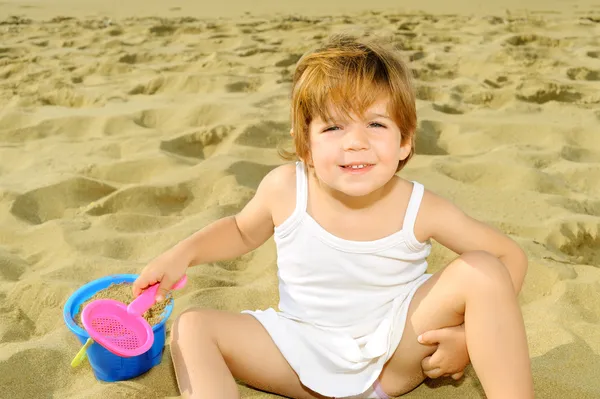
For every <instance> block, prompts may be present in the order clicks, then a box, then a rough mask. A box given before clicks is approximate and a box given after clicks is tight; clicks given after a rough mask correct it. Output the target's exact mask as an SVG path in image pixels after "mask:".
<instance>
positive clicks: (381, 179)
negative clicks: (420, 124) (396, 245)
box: [309, 98, 411, 197]
mask: <svg viewBox="0 0 600 399" xmlns="http://www.w3.org/2000/svg"><path fill="white" fill-rule="evenodd" d="M332 115H333V118H334V120H332V121H323V120H321V119H320V118H316V119H314V120H312V121H311V123H310V125H309V135H310V152H311V163H312V165H313V166H314V170H315V173H316V175H317V177H318V178H319V180H320V181H321V182H322V183H324V184H325V185H327V186H328V187H329V188H331V189H333V190H335V191H339V192H341V193H344V194H346V195H349V196H353V197H359V196H364V195H368V194H370V193H372V192H374V191H376V190H378V189H380V188H381V187H383V186H384V185H385V184H386V183H388V182H389V181H390V179H391V178H392V176H393V175H394V174H395V173H396V169H397V167H398V162H399V161H400V160H402V159H405V158H406V157H407V156H408V154H409V153H410V149H411V142H410V140H406V141H407V142H406V143H401V132H400V129H399V127H398V125H397V124H396V123H395V122H394V120H393V119H391V116H390V114H389V112H388V99H387V98H383V99H381V100H379V101H377V102H375V103H374V104H372V105H371V106H370V107H369V108H368V109H367V110H366V112H365V115H363V116H362V117H360V116H357V115H352V119H350V120H345V119H344V118H342V117H341V116H340V115H339V114H336V113H335V112H334V113H332Z"/></svg>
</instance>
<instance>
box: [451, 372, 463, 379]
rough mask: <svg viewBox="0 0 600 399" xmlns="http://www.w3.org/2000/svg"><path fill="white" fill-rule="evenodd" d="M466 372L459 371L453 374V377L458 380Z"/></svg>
mask: <svg viewBox="0 0 600 399" xmlns="http://www.w3.org/2000/svg"><path fill="white" fill-rule="evenodd" d="M464 374H465V372H464V371H459V372H458V373H454V374H452V379H453V380H456V381H458V380H460V379H461V378H462V377H463V375H464Z"/></svg>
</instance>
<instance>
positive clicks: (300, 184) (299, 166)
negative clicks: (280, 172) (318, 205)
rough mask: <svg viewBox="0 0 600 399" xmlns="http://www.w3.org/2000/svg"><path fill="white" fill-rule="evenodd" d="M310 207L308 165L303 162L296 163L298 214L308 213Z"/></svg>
mask: <svg viewBox="0 0 600 399" xmlns="http://www.w3.org/2000/svg"><path fill="white" fill-rule="evenodd" d="M307 205H308V177H307V175H306V165H305V164H304V162H302V161H298V162H296V212H298V213H302V212H305V211H306V207H307Z"/></svg>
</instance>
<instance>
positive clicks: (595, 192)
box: [0, 0, 600, 399]
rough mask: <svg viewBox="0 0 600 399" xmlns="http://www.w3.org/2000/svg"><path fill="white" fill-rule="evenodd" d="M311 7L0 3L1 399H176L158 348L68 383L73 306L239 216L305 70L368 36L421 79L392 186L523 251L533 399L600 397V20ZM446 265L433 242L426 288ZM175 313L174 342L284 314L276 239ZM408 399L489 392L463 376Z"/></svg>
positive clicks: (540, 13)
mask: <svg viewBox="0 0 600 399" xmlns="http://www.w3.org/2000/svg"><path fill="white" fill-rule="evenodd" d="M125 3H126V4H125ZM300 3H301V4H304V5H306V6H307V7H308V8H307V9H306V11H307V12H306V13H305V15H304V16H301V15H296V16H293V17H292V16H289V15H287V16H285V15H284V14H286V13H287V14H290V13H292V12H294V11H296V8H294V7H298V5H296V4H295V3H294V5H292V4H291V3H290V5H289V7H288V5H287V4H288V3H287V2H285V4H284V2H280V1H279V2H274V1H264V2H260V1H257V2H256V9H255V10H254V11H255V13H253V14H244V11H250V10H246V9H247V8H249V7H248V5H249V4H250V3H249V2H239V4H238V5H239V7H236V6H235V4H234V5H231V4H227V2H215V4H214V7H210V10H208V8H207V9H206V10H205V9H204V8H203V6H202V5H198V4H196V3H193V4H192V2H185V1H176V2H169V5H168V6H164V5H161V4H160V2H158V1H152V2H141V1H131V2H109V1H96V0H90V1H85V2H82V1H77V2H75V1H72V0H53V1H44V2H42V1H29V2H25V1H20V0H10V1H8V2H6V1H5V2H2V3H0V300H1V301H0V392H2V393H1V394H0V396H2V397H6V398H11V399H12V398H50V397H52V398H76V399H83V398H98V397H102V398H106V399H109V398H121V397H128V398H155V397H158V398H160V397H178V392H177V388H176V383H175V378H174V373H173V368H172V364H171V361H170V354H169V349H168V348H167V349H166V351H165V354H164V358H163V362H162V363H161V365H159V366H157V367H156V368H154V369H153V370H151V371H150V372H149V373H147V374H145V375H143V376H141V377H139V378H136V379H134V380H131V381H127V382H121V383H100V382H98V381H96V380H95V378H94V376H93V374H92V371H91V368H90V366H89V364H88V363H87V362H85V363H84V364H82V365H81V366H80V367H78V368H76V369H72V368H71V367H70V366H69V363H70V361H71V359H72V358H73V356H74V355H75V354H76V353H77V351H78V350H79V348H80V344H79V343H78V342H77V341H76V339H75V337H74V335H73V334H72V333H71V332H70V331H69V330H68V329H67V328H66V326H65V324H64V323H63V320H62V307H63V305H64V303H65V301H66V300H67V298H68V297H69V295H70V294H71V293H72V292H73V291H75V290H76V289H77V288H79V287H80V286H81V285H83V284H85V283H86V282H88V281H91V280H93V279H95V278H99V277H103V276H105V275H108V274H116V273H137V272H139V270H140V269H141V268H142V267H143V266H144V265H145V263H146V262H147V261H149V260H150V259H152V258H153V257H154V256H156V255H158V254H159V253H160V252H161V251H163V250H165V249H167V248H169V247H170V246H172V245H173V244H174V243H176V242H177V241H178V240H180V239H182V238H184V237H186V236H188V235H189V234H191V233H192V232H193V231H195V230H197V229H199V228H200V227H202V226H204V225H205V224H207V223H208V222H210V221H212V220H215V219H216V218H219V217H222V216H226V215H230V214H232V213H234V212H236V211H238V210H239V209H240V208H241V207H242V206H243V205H244V204H245V203H246V201H248V199H249V198H250V197H251V196H252V194H253V193H254V190H255V189H256V187H257V184H258V182H259V181H260V179H261V178H262V176H264V175H265V174H266V173H267V172H268V171H269V170H271V169H272V168H273V167H275V166H276V165H279V164H281V163H282V162H283V161H282V160H281V159H280V158H279V157H278V155H277V150H276V146H277V144H278V143H279V142H280V141H281V140H285V139H286V137H287V132H288V131H289V120H288V109H287V106H288V93H289V88H290V76H291V72H292V70H293V67H294V63H295V62H296V60H297V59H298V57H299V55H300V54H302V52H303V51H305V50H306V49H307V48H308V47H310V46H312V45H314V44H316V43H318V41H319V40H320V39H321V38H323V37H325V36H326V35H328V34H330V33H333V32H340V31H344V30H349V29H365V30H367V31H369V32H372V33H375V34H389V35H392V37H393V38H394V39H395V41H396V42H397V43H399V44H401V45H402V48H403V55H404V56H405V57H406V58H407V59H408V60H409V61H410V66H411V68H412V70H413V71H414V74H415V76H416V78H417V86H418V116H419V132H418V139H417V156H416V157H415V158H413V160H412V161H411V162H410V163H409V166H408V167H407V168H406V169H405V170H404V171H403V172H402V175H403V176H404V177H406V178H408V179H415V180H418V181H420V182H422V183H423V184H424V185H425V186H426V187H428V188H429V189H431V190H433V191H435V192H438V193H439V194H441V195H444V196H446V197H447V198H449V199H451V200H453V201H455V202H456V203H457V204H458V205H459V206H461V207H462V208H463V209H465V210H466V211H467V212H468V213H469V214H471V215H473V216H474V217H477V218H480V219H482V220H484V221H486V222H489V223H491V224H492V225H494V226H497V227H498V228H500V229H502V230H503V231H505V232H506V233H508V234H510V235H511V236H512V237H513V238H514V239H515V240H517V241H518V242H519V243H520V244H521V245H522V246H523V247H524V248H525V249H526V251H527V253H528V255H529V259H530V270H529V274H528V276H527V279H526V281H525V284H524V287H523V291H522V294H521V296H520V302H521V305H522V308H523V313H524V317H525V322H526V327H527V332H528V339H529V344H530V350H531V357H532V364H533V372H534V377H535V386H536V390H537V393H538V397H539V398H557V399H558V398H561V399H562V398H565V397H568V398H572V399H576V398H598V397H600V380H599V379H598V375H597V373H598V370H599V369H600V323H599V322H600V296H599V295H598V292H599V291H600V270H599V269H598V266H599V265H600V231H599V230H600V199H599V198H600V184H599V182H600V136H599V132H598V126H599V124H600V8H598V7H596V8H593V7H592V6H591V4H593V2H591V1H590V2H584V1H581V2H577V4H576V5H572V3H571V2H569V4H571V5H568V6H567V5H565V4H564V3H567V2H560V3H559V2H558V1H554V2H542V1H536V2H532V3H531V5H530V7H529V6H528V9H529V11H523V10H522V8H524V6H523V4H521V3H523V2H522V1H514V0H503V1H502V2H497V3H495V5H493V6H492V5H483V3H478V2H475V1H470V2H469V1H458V2H456V3H455V4H454V3H453V4H454V6H453V7H454V8H455V9H454V8H453V7H450V6H448V5H447V4H446V3H447V2H441V1H436V2H430V3H424V2H416V1H413V0H411V1H409V2H403V8H399V7H397V8H395V9H394V8H393V7H394V3H396V2H393V1H391V0H388V1H387V2H386V1H373V2H364V1H363V2H356V1H354V2H352V1H350V2H347V3H345V6H343V7H340V11H339V12H338V11H336V10H335V9H333V6H331V5H329V6H328V5H325V4H320V5H319V3H325V2H322V1H321V2H316V1H304V2H300ZM366 3H368V4H369V6H372V8H371V9H370V11H365V9H366V8H367V4H366ZM422 3H424V4H422ZM488 3H491V2H488ZM252 4H254V3H252ZM319 7H321V8H319ZM328 7H329V8H328ZM384 7H385V8H387V11H385V12H379V11H377V10H379V9H383V8H384ZM410 7H412V8H418V7H420V8H421V9H422V10H424V11H418V10H416V11H407V8H410ZM11 16H12V17H11ZM451 258H452V254H451V253H449V252H448V251H446V250H444V249H443V248H440V246H439V245H437V244H436V245H434V250H433V253H432V256H431V258H430V265H431V266H430V271H431V272H435V271H437V270H439V269H440V268H441V267H442V266H443V265H444V264H445V262H447V261H448V260H449V259H451ZM175 298H176V300H175V309H174V312H173V317H171V318H170V319H169V321H168V324H167V326H168V327H169V328H170V327H171V325H172V322H173V319H174V318H175V316H176V315H177V314H180V313H181V312H182V311H183V310H184V309H186V308H188V307H191V306H205V307H212V308H217V309H227V310H231V311H240V310H243V309H255V308H265V307H269V306H276V304H277V299H278V298H277V279H276V265H275V252H274V244H273V241H272V240H270V241H268V242H267V243H266V244H265V245H264V246H262V247H261V248H259V249H257V250H256V251H254V252H253V253H251V254H248V255H246V256H244V257H242V258H240V259H237V260H235V261H230V262H220V263H215V264H210V265H200V266H198V267H195V268H193V269H190V271H189V282H188V285H187V286H186V287H185V288H184V289H183V290H181V291H179V292H177V293H176V294H175ZM490 344H493V343H490ZM240 390H241V392H242V398H271V397H275V396H272V395H268V394H266V393H263V392H258V391H254V390H252V389H250V388H248V387H243V386H240ZM406 397H407V398H481V397H483V394H482V391H481V388H480V386H479V384H478V382H477V379H476V377H475V375H474V373H473V370H472V369H471V368H469V369H468V370H467V375H466V377H465V378H464V379H463V380H462V381H460V382H458V383H452V382H449V381H447V380H437V381H435V382H428V383H426V384H423V385H422V386H420V387H419V388H417V389H416V390H415V391H414V392H412V393H410V394H409V395H407V396H406Z"/></svg>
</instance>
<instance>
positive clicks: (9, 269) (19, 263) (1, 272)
mask: <svg viewBox="0 0 600 399" xmlns="http://www.w3.org/2000/svg"><path fill="white" fill-rule="evenodd" d="M28 267H29V264H28V263H27V262H26V261H25V260H24V259H22V258H21V257H19V256H17V255H15V254H12V253H10V252H8V251H7V250H5V249H4V248H2V247H0V280H7V281H18V280H19V278H20V277H21V275H22V274H23V273H24V272H25V271H26V270H27V269H28Z"/></svg>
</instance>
